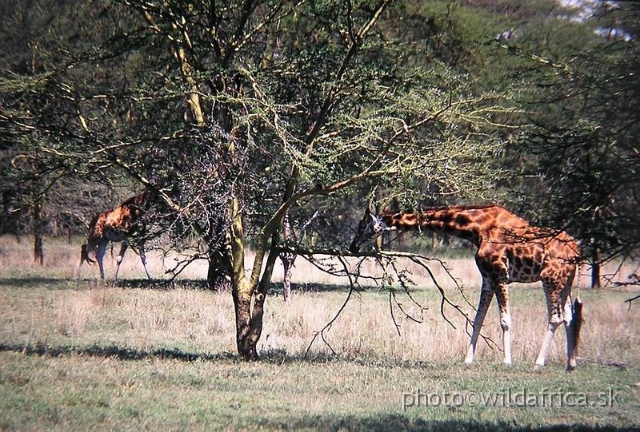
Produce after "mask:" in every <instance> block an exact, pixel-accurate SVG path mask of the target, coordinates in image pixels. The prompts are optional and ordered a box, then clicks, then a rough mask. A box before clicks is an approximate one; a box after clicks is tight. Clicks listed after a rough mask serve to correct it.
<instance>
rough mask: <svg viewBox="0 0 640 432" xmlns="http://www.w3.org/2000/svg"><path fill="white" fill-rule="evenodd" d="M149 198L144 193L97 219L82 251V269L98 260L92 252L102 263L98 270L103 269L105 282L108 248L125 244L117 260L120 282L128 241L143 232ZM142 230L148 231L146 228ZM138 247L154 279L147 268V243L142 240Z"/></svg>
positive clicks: (102, 275) (147, 272) (148, 276)
mask: <svg viewBox="0 0 640 432" xmlns="http://www.w3.org/2000/svg"><path fill="white" fill-rule="evenodd" d="M149 199H150V197H149V193H148V192H144V193H142V194H140V195H136V196H134V197H132V198H129V199H128V200H126V201H124V202H123V203H122V204H120V205H119V206H118V207H116V208H115V209H113V210H108V211H105V212H102V213H100V214H99V215H97V216H96V217H94V218H93V219H92V220H91V223H90V224H89V232H88V234H87V243H86V244H83V245H82V248H81V251H80V266H82V263H84V262H85V261H87V262H88V263H94V262H95V261H94V260H92V259H91V258H90V256H89V254H90V253H92V254H94V255H95V257H96V260H97V261H98V267H100V277H101V278H102V280H104V263H103V262H104V254H105V252H106V250H107V245H108V244H109V242H114V243H115V242H123V243H122V247H121V248H120V253H119V254H118V258H117V260H116V262H117V265H116V275H115V279H118V271H119V270H120V264H121V263H122V258H123V257H124V253H125V252H126V250H127V247H128V245H129V244H128V243H127V241H128V240H129V238H131V237H132V236H133V235H134V233H135V231H137V230H140V225H139V222H140V218H141V217H142V215H143V214H144V213H145V212H146V210H147V209H148V207H149ZM142 230H144V228H143V229H142ZM136 248H137V249H138V253H139V254H140V260H141V261H142V265H143V266H144V271H145V273H146V274H147V279H149V280H151V275H150V274H149V269H148V268H147V256H146V254H145V251H144V242H143V241H142V240H140V241H138V242H137V246H136ZM80 266H79V267H78V275H79V274H80Z"/></svg>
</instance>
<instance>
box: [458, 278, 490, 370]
mask: <svg viewBox="0 0 640 432" xmlns="http://www.w3.org/2000/svg"><path fill="white" fill-rule="evenodd" d="M492 299H493V289H492V287H491V286H490V284H488V283H486V282H484V281H483V282H482V291H481V292H480V301H479V302H478V310H477V311H476V316H475V318H474V319H473V333H472V334H471V341H470V342H469V348H468V350H467V356H466V357H465V359H464V362H465V364H467V365H470V364H471V363H473V358H474V356H475V352H476V344H477V343H478V336H480V330H481V329H482V324H483V323H484V318H485V317H486V316H487V311H488V310H489V305H491V300H492Z"/></svg>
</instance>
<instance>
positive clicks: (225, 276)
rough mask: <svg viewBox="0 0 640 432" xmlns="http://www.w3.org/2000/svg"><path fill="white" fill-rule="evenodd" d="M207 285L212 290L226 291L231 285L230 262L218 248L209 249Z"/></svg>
mask: <svg viewBox="0 0 640 432" xmlns="http://www.w3.org/2000/svg"><path fill="white" fill-rule="evenodd" d="M207 287H208V288H209V289H210V290H213V291H228V290H229V288H230V287H231V262H230V260H229V258H228V257H227V255H226V254H224V253H222V251H220V250H215V249H213V248H212V249H209V269H208V270H207Z"/></svg>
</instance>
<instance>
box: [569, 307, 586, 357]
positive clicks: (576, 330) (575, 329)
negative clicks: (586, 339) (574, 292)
mask: <svg viewBox="0 0 640 432" xmlns="http://www.w3.org/2000/svg"><path fill="white" fill-rule="evenodd" d="M583 322H584V319H583V316H582V300H580V299H579V298H576V300H575V301H574V302H573V317H572V319H571V329H570V330H571V333H572V336H573V350H574V352H575V351H577V349H578V343H579V342H580V329H581V328H582V323H583Z"/></svg>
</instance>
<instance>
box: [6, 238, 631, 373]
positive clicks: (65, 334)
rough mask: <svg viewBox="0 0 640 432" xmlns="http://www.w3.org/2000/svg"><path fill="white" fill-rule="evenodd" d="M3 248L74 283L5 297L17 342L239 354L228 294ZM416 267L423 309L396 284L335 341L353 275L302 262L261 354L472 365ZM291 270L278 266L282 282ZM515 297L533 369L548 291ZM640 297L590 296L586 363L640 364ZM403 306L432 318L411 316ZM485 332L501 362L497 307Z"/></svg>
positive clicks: (459, 272)
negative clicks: (118, 277) (137, 282)
mask: <svg viewBox="0 0 640 432" xmlns="http://www.w3.org/2000/svg"><path fill="white" fill-rule="evenodd" d="M2 245H3V246H2V248H0V259H1V261H0V279H6V278H7V277H11V274H14V273H15V274H21V275H23V276H22V278H23V279H22V280H23V281H28V280H29V278H30V277H31V278H32V279H33V280H35V281H37V280H39V279H41V280H49V279H50V280H51V281H52V282H53V283H52V285H51V286H52V287H62V288H65V289H21V287H19V286H16V287H5V289H3V290H2V291H0V304H2V305H3V306H4V308H5V313H4V314H3V316H2V319H1V321H2V329H1V330H0V336H1V338H2V340H3V341H5V342H10V343H14V344H27V345H29V344H34V343H55V344H71V345H74V344H83V345H89V344H102V345H105V344H106V345H109V344H115V345H125V346H127V347H134V348H136V349H142V350H149V349H153V348H157V347H167V346H169V347H174V348H180V349H186V350H194V351H197V352H208V353H216V352H234V351H235V339H234V332H235V327H234V316H233V305H232V301H231V296H230V295H229V294H228V293H213V292H209V291H205V290H198V289H191V288H185V287H182V286H181V285H180V282H178V283H177V284H176V285H175V286H176V287H175V288H172V289H165V288H162V287H157V286H156V285H152V286H151V288H142V289H140V288H138V289H122V288H120V287H118V286H116V285H113V284H112V283H107V284H106V285H105V284H102V283H99V282H98V281H97V280H95V279H91V278H90V279H80V280H76V279H75V278H74V277H70V276H72V275H75V273H76V265H77V263H76V262H75V261H74V260H73V259H72V257H73V256H74V255H73V252H74V250H75V249H76V248H77V247H75V246H72V245H66V244H62V243H58V244H55V245H54V246H52V247H51V249H50V250H48V254H47V260H46V263H45V266H44V268H41V269H40V268H34V267H32V266H31V265H28V258H25V257H28V256H29V252H30V251H29V248H28V245H26V244H24V243H22V244H16V243H15V242H14V241H13V239H7V238H4V239H3V242H2ZM107 261H109V260H107ZM151 262H152V265H151V267H152V269H153V270H160V271H156V272H154V275H158V274H162V272H161V270H162V263H158V262H157V261H154V260H153V258H152V259H151ZM367 265H368V266H369V267H368V268H367V269H365V270H366V271H369V272H376V271H378V270H379V269H377V265H376V264H373V263H370V264H367ZM94 267H95V266H94ZM447 267H448V268H449V270H450V271H451V273H452V274H453V276H454V277H455V278H456V279H457V282H458V283H459V284H460V285H461V286H462V288H463V289H464V293H465V296H463V295H462V294H461V293H460V292H459V290H458V289H457V288H456V284H455V283H454V282H453V281H452V280H451V279H450V278H449V277H448V276H447V275H446V273H445V271H444V269H442V268H441V267H440V266H438V265H436V264H435V263H434V265H433V266H432V269H433V271H434V274H435V275H436V278H437V280H438V281H439V282H440V283H441V284H442V285H443V286H444V287H445V289H446V293H447V296H449V298H450V299H451V300H452V301H453V302H454V303H455V304H458V305H460V306H461V308H462V310H463V311H464V312H465V313H466V314H467V315H468V316H469V317H470V318H472V317H473V313H474V309H473V307H474V306H475V304H476V302H477V296H478V289H477V288H478V284H479V275H478V271H477V269H476V268H475V264H474V263H473V261H472V260H471V259H456V260H451V261H448V262H447ZM407 268H408V269H409V270H410V271H411V272H412V273H413V275H414V279H415V280H416V281H418V283H425V286H417V287H416V288H415V290H414V291H413V292H412V297H413V298H414V299H415V300H416V301H417V302H418V304H416V303H414V301H413V300H412V299H411V298H410V297H409V296H407V295H406V293H404V292H402V291H400V290H398V291H397V292H394V294H395V296H392V295H391V294H392V292H391V291H389V290H388V289H387V288H385V289H379V288H370V289H368V290H367V291H365V292H362V293H354V294H353V295H352V298H351V299H350V301H349V302H348V304H347V305H346V306H345V307H344V310H342V312H341V313H340V316H339V317H338V318H337V319H336V321H335V322H334V323H333V324H332V325H331V327H330V328H328V329H325V330H324V332H323V333H322V335H323V338H316V339H315V340H314V336H315V335H316V334H317V333H318V332H319V331H321V330H322V329H323V328H324V327H325V325H326V324H327V323H329V322H330V321H331V320H332V319H333V318H334V317H335V316H336V314H337V313H338V312H339V311H340V309H341V307H342V304H343V303H344V301H345V300H346V298H347V295H348V291H347V289H346V288H345V283H346V280H345V279H340V278H335V277H331V276H329V275H327V274H326V273H322V272H320V271H319V270H317V269H316V268H315V267H313V266H311V265H310V264H309V263H307V262H306V261H305V260H303V259H302V258H300V259H298V261H297V265H296V268H295V271H294V285H295V287H297V290H296V291H295V293H294V296H293V301H292V302H291V303H290V304H285V303H284V302H283V301H282V300H281V298H280V297H279V295H278V294H277V291H274V294H272V296H271V298H269V299H268V301H267V306H266V307H267V309H266V316H265V319H264V332H263V337H262V339H261V342H260V346H259V348H260V349H261V350H262V351H263V352H282V353H286V354H287V355H291V356H300V355H303V354H304V353H305V352H306V351H307V349H308V348H309V346H310V344H311V342H312V341H313V344H312V345H311V349H310V352H311V353H313V354H316V355H326V354H328V353H331V352H332V351H334V352H336V353H338V354H339V355H340V356H343V357H346V358H368V359H371V358H373V359H375V358H378V359H385V361H392V362H395V363H401V362H405V361H415V362H440V361H446V362H460V361H461V360H462V359H463V357H464V352H465V350H466V345H467V343H468V334H467V333H466V331H465V327H466V326H465V323H466V321H465V318H464V317H463V316H462V315H461V314H460V313H458V312H457V311H456V310H454V309H453V308H451V307H450V306H445V308H444V314H445V316H446V317H447V318H448V319H449V320H450V321H451V322H452V323H453V325H454V326H455V328H454V327H453V326H452V325H450V324H449V323H447V322H446V321H445V320H444V319H443V317H442V314H441V309H440V301H441V297H440V294H439V293H438V292H437V290H435V289H434V288H433V286H429V279H428V278H427V277H426V275H424V270H422V269H419V268H415V267H414V268H412V267H411V266H407ZM110 270H111V269H110ZM632 270H634V269H633V268H632V267H630V268H625V269H623V271H622V272H621V275H620V277H621V278H624V277H625V275H626V272H631V271H632ZM91 272H93V276H94V277H97V271H96V269H95V268H90V267H88V266H87V267H85V268H84V269H83V275H84V277H90V273H91ZM121 272H122V273H121V274H122V277H123V278H131V277H134V278H141V277H142V275H144V273H143V269H142V266H141V264H140V262H139V260H138V259H137V258H136V257H135V254H133V253H131V254H130V255H128V256H127V257H126V259H125V262H124V264H123V268H122V269H121ZM205 272H206V267H205V265H204V264H198V265H194V266H193V268H190V269H188V271H187V272H185V274H184V275H183V277H188V278H194V279H202V278H204V274H205ZM25 274H26V275H27V276H26V277H25V276H24V275H25ZM108 274H113V273H112V272H111V273H108ZM281 274H282V273H281V271H280V270H276V277H277V278H278V277H280V276H281ZM49 275H51V276H49ZM587 276H588V275H586V273H585V269H583V275H582V277H581V279H580V283H581V284H584V283H585V282H586V281H587ZM38 278H39V279H38ZM47 278H49V279H47ZM57 278H61V280H58V279H57ZM425 281H426V282H425ZM0 284H2V281H1V280H0ZM36 285H37V283H36ZM153 287H156V288H155V289H154V288H153ZM510 291H511V304H512V317H513V325H514V330H513V333H514V341H513V353H514V361H515V362H524V363H529V364H532V363H533V361H534V359H535V356H536V354H537V351H538V349H539V344H540V341H541V338H542V334H543V332H544V329H545V322H546V308H545V303H544V296H543V293H542V290H541V289H540V288H539V286H538V285H533V284H532V285H522V286H512V288H511V290H510ZM632 293H633V290H632V289H630V288H615V289H614V288H608V289H603V290H599V291H593V290H586V289H581V290H580V295H581V297H582V298H583V299H584V301H585V305H586V306H585V308H586V309H585V315H586V319H587V325H586V326H585V327H584V333H583V338H582V342H583V347H582V349H581V351H580V356H581V357H583V358H584V359H587V360H589V361H593V362H610V361H617V362H625V363H635V362H637V361H638V360H639V359H640V352H638V350H637V349H636V347H637V346H640V334H639V332H638V329H637V326H636V325H635V323H636V322H637V320H638V317H639V316H640V308H639V307H631V308H629V307H628V306H629V305H628V304H626V303H624V300H625V299H626V298H629V297H631V296H632ZM467 299H468V301H469V303H470V304H469V303H467ZM7 307H9V309H8V313H7ZM421 308H424V309H421ZM403 311H404V312H406V313H407V314H408V315H410V316H411V317H412V318H415V319H416V320H417V321H420V323H416V322H414V321H413V320H411V319H409V318H408V316H407V315H405V313H404V312H403ZM396 325H397V327H396ZM563 333H564V332H563V331H562V330H560V331H559V332H558V334H557V335H556V338H555V339H554V344H553V346H552V350H551V353H550V361H551V362H556V363H560V364H562V363H563V362H564V355H565V354H564V351H565V348H564V346H565V345H564V344H565V342H564V334H563ZM484 334H485V336H486V337H487V338H488V339H490V340H492V341H494V342H495V343H496V346H494V347H492V346H491V344H490V343H489V344H488V343H483V342H480V343H479V350H478V357H477V358H478V359H479V361H481V362H500V360H501V352H500V348H501V331H500V328H499V325H498V316H497V308H496V307H492V308H491V309H490V312H489V315H488V316H487V319H486V321H485V328H484Z"/></svg>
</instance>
